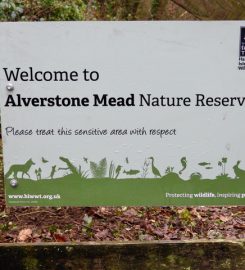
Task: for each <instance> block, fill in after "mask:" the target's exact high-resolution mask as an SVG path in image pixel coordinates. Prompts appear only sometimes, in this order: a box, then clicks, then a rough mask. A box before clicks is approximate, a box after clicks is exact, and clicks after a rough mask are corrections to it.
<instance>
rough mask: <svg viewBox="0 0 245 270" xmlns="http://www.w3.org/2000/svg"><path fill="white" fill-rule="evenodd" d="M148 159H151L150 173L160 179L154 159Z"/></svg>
mask: <svg viewBox="0 0 245 270" xmlns="http://www.w3.org/2000/svg"><path fill="white" fill-rule="evenodd" d="M149 159H151V170H152V173H153V174H154V176H155V177H158V176H159V177H161V174H160V171H159V170H158V169H157V168H156V167H155V165H154V158H153V157H149Z"/></svg>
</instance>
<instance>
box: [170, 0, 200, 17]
mask: <svg viewBox="0 0 245 270" xmlns="http://www.w3.org/2000/svg"><path fill="white" fill-rule="evenodd" d="M170 1H171V2H173V3H174V4H175V5H176V6H179V7H181V8H182V9H184V10H185V11H187V12H188V13H190V14H191V15H192V16H193V17H195V18H196V19H198V20H200V21H201V20H202V18H201V17H199V16H198V15H196V14H194V13H193V12H192V11H191V10H190V9H188V8H187V7H186V6H185V5H182V4H180V3H178V2H177V1H176V0H170Z"/></svg>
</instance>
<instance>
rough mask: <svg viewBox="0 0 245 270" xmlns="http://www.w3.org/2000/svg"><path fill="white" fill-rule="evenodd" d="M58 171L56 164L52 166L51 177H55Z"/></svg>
mask: <svg viewBox="0 0 245 270" xmlns="http://www.w3.org/2000/svg"><path fill="white" fill-rule="evenodd" d="M55 173H56V165H54V166H52V170H51V173H50V178H51V179H54V174H55Z"/></svg>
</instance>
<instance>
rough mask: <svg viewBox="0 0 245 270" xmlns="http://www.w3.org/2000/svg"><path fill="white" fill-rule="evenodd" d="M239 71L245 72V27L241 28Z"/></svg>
mask: <svg viewBox="0 0 245 270" xmlns="http://www.w3.org/2000/svg"><path fill="white" fill-rule="evenodd" d="M238 69H240V70H245V27H241V34H240V50H239V65H238Z"/></svg>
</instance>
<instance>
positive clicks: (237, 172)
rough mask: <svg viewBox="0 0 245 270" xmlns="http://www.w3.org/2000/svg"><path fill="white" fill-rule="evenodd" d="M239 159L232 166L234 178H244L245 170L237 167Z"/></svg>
mask: <svg viewBox="0 0 245 270" xmlns="http://www.w3.org/2000/svg"><path fill="white" fill-rule="evenodd" d="M240 163H241V161H240V160H238V161H237V163H236V165H235V166H233V170H234V173H235V175H236V179H240V178H244V179H245V170H242V169H240V168H239V164H240Z"/></svg>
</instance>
